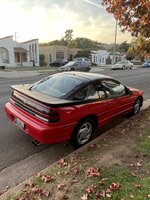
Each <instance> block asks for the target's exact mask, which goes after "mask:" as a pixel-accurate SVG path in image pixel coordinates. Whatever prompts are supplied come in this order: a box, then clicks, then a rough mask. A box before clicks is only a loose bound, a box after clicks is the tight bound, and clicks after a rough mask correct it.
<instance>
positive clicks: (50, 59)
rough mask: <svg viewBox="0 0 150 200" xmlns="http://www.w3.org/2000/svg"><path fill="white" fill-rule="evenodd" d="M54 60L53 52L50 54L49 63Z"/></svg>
mask: <svg viewBox="0 0 150 200" xmlns="http://www.w3.org/2000/svg"><path fill="white" fill-rule="evenodd" d="M50 62H52V54H49V63H50Z"/></svg>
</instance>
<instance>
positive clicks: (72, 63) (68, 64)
mask: <svg viewBox="0 0 150 200" xmlns="http://www.w3.org/2000/svg"><path fill="white" fill-rule="evenodd" d="M75 63H76V62H74V61H71V62H69V63H67V64H66V65H65V66H70V65H74V64H75Z"/></svg>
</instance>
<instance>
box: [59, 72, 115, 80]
mask: <svg viewBox="0 0 150 200" xmlns="http://www.w3.org/2000/svg"><path fill="white" fill-rule="evenodd" d="M61 74H65V75H68V76H69V75H70V76H77V77H78V78H80V77H81V78H85V79H88V80H90V81H93V80H97V79H105V78H109V79H110V78H112V77H110V76H105V75H103V74H95V73H89V72H77V71H72V72H61Z"/></svg>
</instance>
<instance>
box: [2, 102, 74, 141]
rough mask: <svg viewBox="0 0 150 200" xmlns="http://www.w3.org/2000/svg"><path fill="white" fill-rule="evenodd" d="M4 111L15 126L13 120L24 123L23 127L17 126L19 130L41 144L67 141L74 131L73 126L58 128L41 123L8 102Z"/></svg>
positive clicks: (55, 124)
mask: <svg viewBox="0 0 150 200" xmlns="http://www.w3.org/2000/svg"><path fill="white" fill-rule="evenodd" d="M5 111H6V114H7V117H8V118H9V119H10V120H11V121H12V122H13V123H14V124H15V125H16V123H15V120H16V119H19V120H20V121H21V122H23V123H24V127H20V126H19V128H20V129H22V130H23V131H24V132H26V133H27V134H28V135H30V136H31V137H32V138H33V139H34V140H37V141H38V142H40V143H43V144H52V143H57V142H62V141H66V140H69V139H70V136H71V133H72V131H73V129H74V125H64V126H59V123H53V124H52V123H45V122H42V121H40V120H38V119H37V118H35V117H34V116H32V115H30V114H28V113H26V112H24V111H23V110H21V109H19V108H18V107H16V106H14V105H13V104H11V103H10V102H8V103H6V104H5ZM16 126H18V125H16Z"/></svg>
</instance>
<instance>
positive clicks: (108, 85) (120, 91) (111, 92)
mask: <svg viewBox="0 0 150 200" xmlns="http://www.w3.org/2000/svg"><path fill="white" fill-rule="evenodd" d="M102 85H103V87H104V89H105V90H106V93H107V96H108V97H111V96H113V97H118V96H123V95H125V94H126V90H125V87H124V86H123V85H122V84H121V83H119V82H118V81H115V80H103V81H102Z"/></svg>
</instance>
